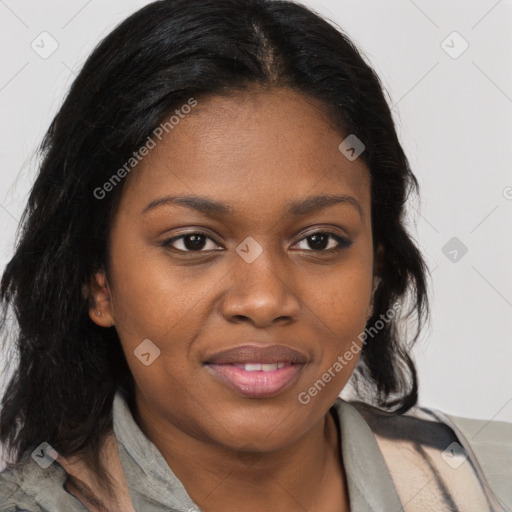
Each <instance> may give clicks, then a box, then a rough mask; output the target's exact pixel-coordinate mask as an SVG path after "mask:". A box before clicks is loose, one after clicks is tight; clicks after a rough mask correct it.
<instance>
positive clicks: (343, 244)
mask: <svg viewBox="0 0 512 512" xmlns="http://www.w3.org/2000/svg"><path fill="white" fill-rule="evenodd" d="M192 235H203V236H205V237H207V238H208V239H210V240H212V241H213V242H215V243H216V244H217V245H220V244H219V242H217V241H216V240H215V239H214V238H212V236H211V235H210V234H209V233H206V232H204V231H191V232H189V233H183V234H181V235H178V236H174V237H172V238H168V239H167V240H164V241H163V242H162V243H161V245H162V246H163V247H165V248H168V249H169V250H171V251H175V252H178V253H185V254H186V253H192V254H193V253H197V254H200V253H202V252H209V251H204V250H199V251H191V250H183V249H176V248H173V247H171V244H172V243H173V242H175V241H176V240H179V239H182V238H186V237H188V236H192ZM314 235H328V236H330V237H332V238H334V239H335V240H336V241H337V242H338V246H337V247H334V248H330V249H306V250H307V251H308V252H316V253H322V252H323V253H332V252H337V251H340V250H342V249H347V248H348V247H350V246H351V245H352V241H351V240H349V239H348V238H344V237H342V236H340V235H338V234H335V233H332V232H331V231H322V230H319V231H314V232H313V233H309V234H307V235H306V236H305V237H303V238H301V239H300V240H299V241H298V242H302V241H303V240H306V239H308V238H309V237H311V236H314ZM298 242H297V243H298Z"/></svg>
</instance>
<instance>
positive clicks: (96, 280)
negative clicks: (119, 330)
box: [84, 271, 114, 327]
mask: <svg viewBox="0 0 512 512" xmlns="http://www.w3.org/2000/svg"><path fill="white" fill-rule="evenodd" d="M84 294H85V295H86V297H87V298H88V299H89V318H90V319H91V320H92V321H93V322H94V323H95V324H97V325H100V326H101V327H112V326H113V325H114V312H113V307H112V300H111V299H112V296H111V292H110V287H109V285H108V282H107V277H106V275H105V272H103V271H101V272H96V273H95V274H94V277H93V278H92V279H91V282H90V283H89V286H88V287H85V288H84Z"/></svg>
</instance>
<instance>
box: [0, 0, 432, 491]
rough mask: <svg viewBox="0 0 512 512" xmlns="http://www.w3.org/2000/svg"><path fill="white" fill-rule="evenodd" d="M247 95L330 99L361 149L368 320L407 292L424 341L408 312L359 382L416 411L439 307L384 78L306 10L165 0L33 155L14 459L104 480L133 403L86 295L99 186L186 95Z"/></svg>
mask: <svg viewBox="0 0 512 512" xmlns="http://www.w3.org/2000/svg"><path fill="white" fill-rule="evenodd" d="M251 85H263V86H272V87H289V88H293V89H294V90H297V91H299V92H300V93H302V94H303V95H305V96H309V97H312V98H315V99H317V100H320V101H321V102H322V103H323V105H325V109H326V112H327V113H328V116H329V118H330V120H331V121H332V122H333V123H334V126H335V127H336V128H337V129H338V130H339V131H340V133H341V134H345V135H348V134H356V135H357V137H358V138H359V139H360V140H361V141H362V142H363V143H364V144H365V146H366V149H365V151H364V152H363V153H362V155H361V156H360V158H362V159H363V161H364V162H365V164H366V165H367V167H368V169H369V171H370V175H371V213H372V215H371V219H372V237H373V242H374V247H377V246H378V245H379V244H381V245H382V246H383V247H384V257H383V261H382V266H381V269H380V275H379V277H380V278H381V280H380V284H379V286H378V288H377V290H376V292H375V298H374V312H373V315H372V316H371V317H370V319H369V320H368V324H367V325H373V324H374V323H375V322H376V321H377V320H378V319H379V318H381V315H383V314H386V312H387V311H389V310H390V308H391V307H392V304H394V303H396V301H400V302H401V303H405V298H406V295H407V296H409V295H410V297H411V298H412V300H411V301H410V302H411V304H410V309H409V311H408V312H407V314H406V316H407V318H409V317H410V316H412V315H414V316H415V319H416V322H415V325H416V332H415V334H414V335H411V336H407V335H405V333H404V332H402V331H401V330H400V329H398V321H399V318H398V316H397V317H395V318H393V319H392V320H390V321H389V322H387V323H386V325H385V326H384V328H382V329H380V330H379V332H378V333H377V334H376V335H375V336H374V337H373V339H372V341H371V343H367V344H365V345H364V347H363V349H362V352H361V358H360V361H359V364H358V366H357V368H356V373H357V375H358V377H357V379H356V380H357V381H358V382H360V383H363V384H364V387H365V394H367V395H368V396H367V397H366V399H368V400H374V401H375V403H376V404H378V406H380V407H381V408H384V409H387V410H389V411H394V412H396V413H399V414H401V413H404V412H406V411H407V410H408V409H410V408H411V407H412V406H413V405H414V404H416V402H417V398H418V379H417V374H416V370H415V366H414V363H413V361H412V359H411V355H410V352H411V346H412V344H413V343H414V342H415V341H416V340H417V338H418V336H419V334H420V331H421V328H422V326H423V325H424V321H425V319H426V318H427V317H428V309H429V308H428V296H427V282H426V277H427V274H426V264H425V262H424V260H423V258H422V256H421V254H420V252H419V250H418V248H417V246H416V245H415V242H414V240H413V239H412V238H411V236H410V235H409V234H408V232H407V229H406V226H405V206H406V201H407V199H408V197H409V195H410V192H412V191H415V192H418V182H417V180H416V178H415V176H414V175H413V173H412V172H411V169H410V167H409V163H408V160H407V158H406V156H405V154H404V151H403V149H402V147H401V145H400V143H399V141H398V137H397V134H396V131H395V126H394V123H393V119H392V116H391V111H390V108H389V106H388V103H387V101H386V98H385V96H384V91H383V87H382V84H381V82H380V80H379V78H378V76H377V75H376V73H375V72H374V71H373V69H372V68H371V67H370V65H369V64H368V63H367V62H366V61H365V59H364V58H363V56H362V54H361V53H360V51H359V50H358V49H357V48H356V46H355V45H354V44H353V43H352V42H351V40H350V39H349V37H348V36H347V35H345V34H344V33H343V31H342V30H341V29H340V28H339V27H337V26H336V25H334V24H333V23H332V22H330V21H327V20H325V19H323V18H322V17H320V16H319V15H318V14H316V13H315V12H313V11H312V10H310V9H308V8H306V7H304V6H302V5H300V4H298V3H294V2H292V1H287V0H161V1H157V2H154V3H151V4H149V5H147V6H146V7H144V8H142V9H140V10H139V11H137V12H135V13H134V14H133V15H131V16H130V17H129V18H127V19H126V20H125V21H124V22H122V23H121V24H120V25H118V26H117V27H116V28H115V29H114V30H113V31H112V32H111V33H110V34H109V35H108V36H107V37H106V38H104V39H103V40H102V41H101V42H100V44H98V46H97V47H96V48H95V49H94V51H93V52H92V54H91V55H90V56H89V58H88V59H87V61H86V62H85V64H84V66H83V68H82V70H81V71H80V73H79V74H78V76H77V77H76V79H75V80H74V82H73V84H72V86H71V88H70V90H69V92H68V94H67V96H66V98H65V100H64V102H63V104H62V106H61V108H60V110H59V111H58V113H57V114H56V116H55V118H54V119H53V121H52V122H51V124H50V126H49V128H48V131H47V132H46V134H45V136H44V138H43V141H42V143H41V145H40V147H39V148H38V151H39V153H40V155H41V165H40V168H39V170H38V175H37V178H36V180H35V183H34V185H33V188H32V190H31V193H30V197H29V199H28V203H27V205H26V208H25V210H24V213H23V217H22V220H21V222H20V231H19V233H18V239H17V244H16V249H15V253H14V256H13V257H12V259H11V260H10V261H9V263H8V264H7V266H6V268H5V271H4V273H3V276H2V280H1V287H0V300H1V303H2V313H1V317H0V322H1V323H0V328H1V329H2V338H3V339H4V348H5V345H6V343H5V340H7V338H9V337H12V338H14V343H13V344H12V350H13V361H15V364H14V363H13V366H15V367H14V370H13V373H12V376H11V377H10V380H9V382H8V385H7V387H6V390H5V393H4V395H3V398H2V402H1V419H0V440H1V441H2V442H3V443H4V445H5V448H6V453H8V454H10V456H11V457H12V458H13V460H15V461H19V458H20V456H21V455H22V454H24V453H25V452H27V451H29V450H32V449H33V448H35V447H36V446H37V445H39V444H40V443H41V442H42V441H46V442H48V443H50V444H51V446H52V447H53V448H55V449H56V450H57V451H58V452H59V453H60V454H62V455H63V456H69V455H76V454H79V455H81V456H83V457H84V459H85V460H86V461H87V463H88V464H89V465H90V467H92V468H94V469H95V470H96V473H97V474H98V475H101V476H103V477H104V479H105V480H106V481H107V482H108V475H106V474H104V473H103V468H102V465H101V461H100V458H99V448H100V446H101V442H102V440H103V439H104V436H105V435H106V434H108V433H109V432H110V431H111V430H112V402H113V397H114V394H115V392H116V389H117V388H118V387H121V388H122V389H124V390H125V391H126V393H127V394H128V396H129V398H130V399H133V390H134V381H133V377H132V375H131V373H130V371H129V368H128V365H127V363H126V359H125V357H124V354H123V351H122V349H121V344H120V341H119V338H118V335H117V332H116V330H115V328H102V327H99V326H98V325H96V324H95V323H94V322H92V321H91V320H90V318H89V316H88V308H89V299H88V297H87V295H86V294H84V293H83V291H84V287H85V286H87V285H88V283H90V281H91V277H92V276H93V275H94V273H95V272H96V271H98V270H101V269H104V270H106V271H107V276H108V267H109V260H108V239H109V230H110V226H111V222H112V219H113V217H114V215H115V214H116V208H117V205H118V203H119V198H120V195H121V193H122V189H123V183H120V184H118V185H117V186H116V187H115V189H114V190H113V191H112V192H111V193H109V194H107V195H106V197H105V198H104V199H102V200H98V199H97V198H96V197H95V195H94V194H93V191H94V190H95V189H96V188H97V187H99V186H101V184H103V183H105V182H106V181H107V180H108V179H109V178H110V177H111V176H112V173H113V171H115V170H116V169H118V168H120V167H121V166H122V165H123V163H124V162H126V161H127V159H129V158H130V156H131V155H132V154H133V152H134V151H136V150H137V149H138V148H140V147H141V146H142V145H143V144H144V143H145V141H146V139H147V137H148V135H150V134H151V133H152V131H153V130H155V128H156V127H158V126H159V124H160V123H161V122H162V120H164V119H165V118H166V117H167V116H168V115H169V113H172V111H173V110H174V109H176V108H177V107H179V106H180V105H183V104H184V103H185V102H186V100H187V99H188V98H190V97H192V96H193V97H194V98H197V99H200V98H205V97H207V96H211V95H219V94H226V93H236V92H237V91H241V90H244V89H245V88H247V87H249V86H251ZM127 179H129V178H127ZM124 181H126V180H124ZM11 310H12V312H13V313H14V317H15V320H16V324H17V325H16V329H15V330H14V329H13V330H11V329H10V328H9V325H8V324H9V322H8V316H9V311H11ZM8 332H9V334H10V336H8ZM370 388H371V390H372V393H368V391H369V389H370ZM11 464H14V463H11Z"/></svg>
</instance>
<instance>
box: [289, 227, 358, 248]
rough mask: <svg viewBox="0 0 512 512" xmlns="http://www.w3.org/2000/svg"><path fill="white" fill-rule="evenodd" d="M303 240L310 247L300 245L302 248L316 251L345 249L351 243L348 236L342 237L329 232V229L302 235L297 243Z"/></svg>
mask: <svg viewBox="0 0 512 512" xmlns="http://www.w3.org/2000/svg"><path fill="white" fill-rule="evenodd" d="M329 239H331V240H329ZM304 241H306V243H307V244H308V245H310V246H311V247H312V248H311V249H308V248H307V247H306V248H304V247H302V249H305V250H312V251H318V252H331V251H338V250H341V249H346V248H347V247H350V246H351V245H352V241H351V240H349V239H348V238H344V237H342V236H339V235H337V234H335V233H330V232H329V231H316V232H315V233H311V234H309V235H308V236H306V237H304V238H303V239H302V240H300V241H299V242H298V243H302V242H304Z"/></svg>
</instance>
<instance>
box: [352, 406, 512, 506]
mask: <svg viewBox="0 0 512 512" xmlns="http://www.w3.org/2000/svg"><path fill="white" fill-rule="evenodd" d="M349 403H350V404H351V405H352V406H354V407H355V408H356V410H357V411H358V412H359V414H360V415H361V416H362V417H363V419H364V420H365V422H366V423H367V424H368V425H369V427H370V429H371V430H372V432H373V434H374V435H375V438H376V440H377V442H378V445H379V448H380V450H381V452H382V454H383V456H384V458H385V460H386V464H387V465H388V467H389V470H390V473H391V475H392V477H393V479H394V480H395V482H396V483H397V487H398V488H400V487H404V489H405V487H406V486H408V487H411V482H414V481H416V482H417V489H422V491H421V493H420V495H419V496H421V495H423V496H424V497H425V500H427V501H426V502H425V503H424V505H425V506H426V505H427V504H430V503H431V502H432V500H434V499H437V496H434V495H435V491H434V490H432V493H430V495H429V493H428V488H429V487H430V484H429V482H430V481H432V482H436V483H437V486H438V488H443V489H444V491H443V492H444V493H445V495H447V496H448V495H449V497H450V499H452V500H453V501H454V502H457V501H462V502H463V501H464V500H465V498H464V497H463V494H464V493H466V494H468V493H467V491H465V489H468V488H471V489H477V488H478V489H479V492H478V493H476V492H475V493H474V496H473V497H472V498H471V499H472V500H473V504H475V503H477V502H478V501H479V500H481V501H482V503H484V501H485V502H486V503H492V504H493V506H494V507H495V508H497V509H498V510H499V509H500V508H499V507H503V505H505V506H507V507H509V508H512V489H511V488H510V485H509V482H510V481H511V480H512V424H511V423H506V422H502V421H486V420H478V419H472V418H462V417H458V416H454V415H450V414H446V413H444V412H441V411H439V410H437V409H433V408H426V407H419V406H415V407H413V408H412V409H410V410H409V411H408V412H407V413H405V414H401V415H400V414H394V413H389V412H386V411H382V410H380V409H378V408H376V407H372V406H371V405H368V404H365V403H362V402H349ZM399 490H400V489H399ZM404 492H405V491H404ZM470 494H471V493H470ZM416 499H419V498H416ZM466 499H467V500H468V501H469V497H467V498H466ZM428 500H430V501H428ZM467 510H473V509H472V508H467ZM481 510H488V509H487V508H485V506H484V505H482V508H481Z"/></svg>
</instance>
